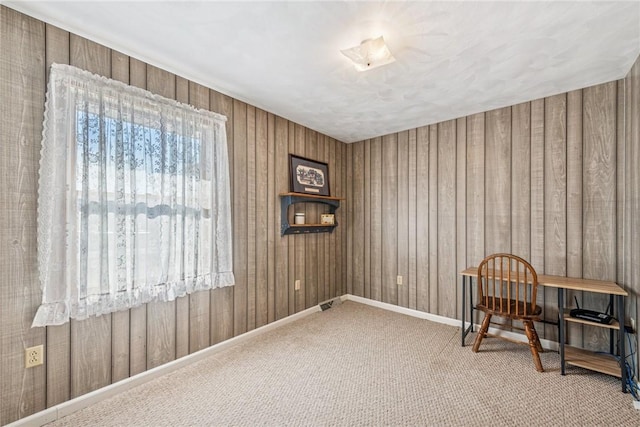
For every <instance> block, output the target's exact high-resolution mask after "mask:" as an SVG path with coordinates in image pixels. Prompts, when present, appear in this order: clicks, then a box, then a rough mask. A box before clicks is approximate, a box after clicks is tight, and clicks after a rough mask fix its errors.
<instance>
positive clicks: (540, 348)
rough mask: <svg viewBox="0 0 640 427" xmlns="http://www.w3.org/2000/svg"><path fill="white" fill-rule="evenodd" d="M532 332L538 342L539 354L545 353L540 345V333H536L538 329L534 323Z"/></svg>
mask: <svg viewBox="0 0 640 427" xmlns="http://www.w3.org/2000/svg"><path fill="white" fill-rule="evenodd" d="M531 332H533V338H534V339H535V341H536V348H537V349H538V353H544V348H542V344H541V343H540V337H539V336H538V332H537V331H536V328H535V325H534V324H533V322H531Z"/></svg>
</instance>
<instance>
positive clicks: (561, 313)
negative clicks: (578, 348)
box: [558, 288, 565, 375]
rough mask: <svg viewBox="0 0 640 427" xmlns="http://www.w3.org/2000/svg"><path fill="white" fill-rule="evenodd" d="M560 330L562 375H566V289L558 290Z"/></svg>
mask: <svg viewBox="0 0 640 427" xmlns="http://www.w3.org/2000/svg"><path fill="white" fill-rule="evenodd" d="M558 330H559V335H560V336H559V338H558V339H559V341H560V343H559V344H560V374H561V375H564V341H565V338H564V289H563V288H559V289H558Z"/></svg>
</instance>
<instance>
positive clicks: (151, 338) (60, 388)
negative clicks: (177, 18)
mask: <svg viewBox="0 0 640 427" xmlns="http://www.w3.org/2000/svg"><path fill="white" fill-rule="evenodd" d="M53 62H57V63H63V64H71V65H74V66H77V67H79V68H83V69H86V70H89V71H91V72H94V73H97V74H100V75H103V76H106V77H110V78H113V79H116V80H120V81H123V82H125V83H128V84H131V85H133V86H137V87H141V88H144V89H147V90H149V91H151V92H153V93H157V94H160V95H162V96H165V97H168V98H172V99H176V100H178V101H180V102H185V103H190V104H192V105H194V106H196V107H199V108H205V109H209V110H212V111H215V112H218V113H221V114H224V115H226V116H227V118H228V121H227V135H228V143H229V158H230V163H231V175H232V176H231V179H232V187H231V188H232V198H233V199H232V200H233V239H234V247H233V251H234V272H235V276H236V285H235V286H234V287H229V288H224V289H217V290H213V291H211V292H198V293H194V294H192V295H190V296H188V297H185V298H180V299H178V300H176V301H172V302H166V303H150V304H147V305H145V306H142V307H138V308H134V309H131V310H129V311H124V312H116V313H113V314H110V315H105V316H100V317H95V318H90V319H87V320H83V321H79V322H76V321H71V322H70V323H68V324H65V325H62V326H56V327H48V328H46V329H45V328H35V329H31V327H30V326H31V321H32V320H33V316H34V314H35V311H36V308H37V307H38V305H39V303H40V299H41V291H40V288H39V282H38V275H37V263H36V207H37V206H36V201H37V188H38V161H39V156H40V142H41V133H42V118H43V110H44V97H45V89H46V79H47V70H48V67H49V65H50V64H51V63H53ZM0 99H1V100H2V102H0V124H1V126H0V164H1V166H0V167H1V169H0V177H1V182H0V206H1V207H2V215H0V230H1V243H0V245H1V246H0V255H1V256H0V266H1V267H0V272H1V274H0V360H1V361H2V363H1V364H0V425H4V424H7V423H9V422H12V421H14V420H17V419H19V418H23V417H25V416H27V415H30V414H32V413H34V412H37V411H39V410H42V409H45V408H47V407H50V406H53V405H56V404H58V403H61V402H64V401H66V400H68V399H70V398H73V397H76V396H79V395H82V394H85V393H87V392H90V391H92V390H96V389H98V388H101V387H104V386H106V385H109V384H111V383H114V382H117V381H119V380H122V379H124V378H127V377H129V376H131V375H135V374H137V373H140V372H143V371H145V370H147V369H151V368H153V367H156V366H159V365H162V364H164V363H167V362H169V361H171V360H174V359H176V358H179V357H182V356H185V355H187V354H189V353H192V352H195V351H198V350H200V349H203V348H205V347H208V346H210V345H213V344H215V343H218V342H221V341H224V340H226V339H228V338H231V337H233V336H236V335H239V334H242V333H244V332H247V331H249V330H252V329H254V328H257V327H260V326H263V325H265V324H267V323H270V322H273V321H275V320H278V319H282V318H283V317H286V316H289V315H291V314H293V313H296V312H299V311H301V310H303V309H305V308H308V307H310V306H313V305H315V304H318V303H319V302H321V301H324V300H327V299H329V298H333V297H335V296H338V295H343V294H344V293H345V292H346V286H345V283H346V282H345V277H346V269H344V268H343V263H344V259H345V249H346V228H345V227H344V226H343V224H344V223H345V221H344V219H345V218H346V214H345V213H344V212H345V209H338V211H337V220H338V223H339V224H340V226H339V227H337V228H336V230H335V231H334V233H332V234H318V235H311V236H285V237H281V236H280V203H279V197H278V194H279V193H282V192H286V191H288V187H289V181H288V173H289V172H288V154H289V153H295V154H299V155H304V156H307V157H311V158H314V159H317V160H321V161H325V162H328V163H329V172H330V185H331V194H332V195H336V196H344V195H345V190H344V188H345V176H346V174H345V168H346V166H347V163H346V162H345V161H344V159H345V153H346V145H345V144H343V143H341V142H339V141H336V140H334V139H332V138H329V137H327V136H325V135H321V134H319V133H317V132H314V131H312V130H310V129H306V128H304V127H303V126H300V125H297V124H295V123H292V122H290V121H288V120H285V119H283V118H281V117H278V116H275V115H274V114H271V113H269V112H266V111H263V110H260V109H258V108H255V107H253V106H251V105H247V104H245V103H243V102H240V101H238V100H235V99H232V98H230V97H228V96H225V95H223V94H220V93H218V92H216V91H214V90H211V89H208V88H206V87H203V86H201V85H199V84H196V83H194V82H191V81H188V80H186V79H184V78H182V77H179V76H176V75H174V74H171V73H169V72H166V71H163V70H161V69H158V68H156V67H153V66H151V65H148V64H145V63H143V62H141V61H138V60H136V59H135V58H130V57H128V56H126V55H123V54H121V53H119V52H116V51H113V50H110V49H109V48H107V47H105V46H101V45H98V44H96V43H93V42H91V41H89V40H86V39H84V38H81V37H78V36H76V35H74V34H70V33H68V32H66V31H63V30H61V29H59V28H56V27H53V26H50V25H48V24H45V23H43V22H41V21H38V20H36V19H33V18H30V17H27V16H25V15H23V14H20V13H18V12H15V11H13V10H12V9H9V8H6V7H4V6H0ZM302 209H306V210H307V214H308V215H309V216H313V215H315V214H317V208H316V207H315V206H313V205H310V204H308V205H307V206H306V208H305V207H302ZM296 279H300V281H301V289H300V291H294V287H293V285H294V280H296ZM38 344H44V345H45V353H46V355H45V365H44V366H40V367H37V368H32V369H24V349H25V348H26V347H30V346H33V345H38Z"/></svg>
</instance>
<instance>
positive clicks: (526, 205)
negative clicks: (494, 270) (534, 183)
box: [511, 102, 531, 259]
mask: <svg viewBox="0 0 640 427" xmlns="http://www.w3.org/2000/svg"><path fill="white" fill-rule="evenodd" d="M511 121H512V126H511V252H512V253H514V254H516V255H518V256H521V257H523V258H524V259H529V254H530V250H531V223H530V213H531V106H530V104H529V103H528V102H526V103H524V104H518V105H514V106H513V108H512V109H511Z"/></svg>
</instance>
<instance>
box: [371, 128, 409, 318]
mask: <svg viewBox="0 0 640 427" xmlns="http://www.w3.org/2000/svg"><path fill="white" fill-rule="evenodd" d="M417 144H418V132H417V129H411V130H409V146H408V150H407V161H408V166H407V173H408V175H409V176H408V178H407V179H408V186H409V189H408V194H407V198H408V202H407V205H408V209H407V210H408V217H409V218H408V219H409V224H408V227H409V236H408V241H409V255H408V256H409V260H408V263H407V268H408V271H407V276H408V278H407V282H406V283H407V284H406V286H407V288H408V290H409V302H408V307H409V308H411V309H414V310H415V309H416V308H417V301H418V279H417V278H418V265H417V253H418V247H417V229H416V227H417V223H418V215H417V208H416V206H417V200H418V187H417V184H416V181H417V175H418V163H417V159H416V157H417V154H416V150H417ZM398 154H399V153H398ZM399 241H401V240H399ZM365 250H367V251H369V252H370V251H371V249H370V248H367V247H366V242H365ZM365 274H367V272H366V271H365Z"/></svg>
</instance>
